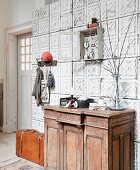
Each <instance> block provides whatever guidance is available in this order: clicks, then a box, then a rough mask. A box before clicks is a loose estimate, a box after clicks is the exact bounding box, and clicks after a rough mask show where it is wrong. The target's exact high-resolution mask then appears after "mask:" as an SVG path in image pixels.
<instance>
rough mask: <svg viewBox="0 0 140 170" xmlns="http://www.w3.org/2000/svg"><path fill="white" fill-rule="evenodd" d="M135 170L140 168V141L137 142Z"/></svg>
mask: <svg viewBox="0 0 140 170" xmlns="http://www.w3.org/2000/svg"><path fill="white" fill-rule="evenodd" d="M135 159H136V160H135V170H139V169H140V143H137V148H136V157H135Z"/></svg>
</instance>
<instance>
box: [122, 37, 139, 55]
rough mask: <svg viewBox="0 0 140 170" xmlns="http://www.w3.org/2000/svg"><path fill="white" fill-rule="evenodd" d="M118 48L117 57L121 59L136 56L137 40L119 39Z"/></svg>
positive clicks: (133, 38) (131, 38)
mask: <svg viewBox="0 0 140 170" xmlns="http://www.w3.org/2000/svg"><path fill="white" fill-rule="evenodd" d="M119 46H120V47H119V49H120V51H119V55H120V56H121V57H136V56H137V39H136V38H135V37H128V38H126V39H124V38H120V42H119Z"/></svg>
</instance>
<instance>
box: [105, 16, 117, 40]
mask: <svg viewBox="0 0 140 170" xmlns="http://www.w3.org/2000/svg"><path fill="white" fill-rule="evenodd" d="M102 27H103V29H104V38H106V39H108V38H109V36H110V37H111V38H112V37H116V36H118V19H114V20H110V21H104V22H102Z"/></svg>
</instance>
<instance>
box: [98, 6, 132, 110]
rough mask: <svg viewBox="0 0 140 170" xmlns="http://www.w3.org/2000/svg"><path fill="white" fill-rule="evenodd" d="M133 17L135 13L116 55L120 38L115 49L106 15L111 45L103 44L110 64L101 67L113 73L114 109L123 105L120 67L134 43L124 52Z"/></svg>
mask: <svg viewBox="0 0 140 170" xmlns="http://www.w3.org/2000/svg"><path fill="white" fill-rule="evenodd" d="M106 9H107V8H106ZM106 14H107V10H106ZM133 17H134V13H133V15H132V17H131V19H130V22H129V24H128V27H127V30H126V34H125V36H124V39H123V41H122V46H121V48H120V52H119V53H118V55H116V50H117V49H118V47H119V43H120V39H119V40H118V42H117V43H116V46H115V49H113V46H112V43H111V36H110V32H109V25H108V17H107V16H106V26H107V35H108V40H109V47H108V46H107V45H106V44H105V43H104V42H103V44H104V49H105V52H106V57H107V59H108V62H109V64H108V65H107V66H105V65H103V64H102V63H101V67H102V68H104V69H105V70H107V71H108V72H110V73H111V74H112V77H113V78H114V80H115V98H114V99H113V100H114V105H113V107H112V108H113V110H120V109H122V106H121V103H120V96H119V95H120V94H119V77H120V67H121V66H122V64H123V62H124V60H125V58H126V57H127V53H128V50H129V48H130V45H131V44H132V41H131V42H129V43H128V44H127V47H126V51H125V54H123V49H124V45H125V42H126V38H127V36H128V32H129V30H130V26H131V23H132V21H133Z"/></svg>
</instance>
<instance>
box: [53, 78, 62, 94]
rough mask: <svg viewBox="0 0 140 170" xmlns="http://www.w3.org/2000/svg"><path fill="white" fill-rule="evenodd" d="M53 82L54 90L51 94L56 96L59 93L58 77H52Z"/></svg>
mask: <svg viewBox="0 0 140 170" xmlns="http://www.w3.org/2000/svg"><path fill="white" fill-rule="evenodd" d="M54 80H55V88H53V89H51V93H53V94H56V93H57V94H58V93H60V77H54Z"/></svg>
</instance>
